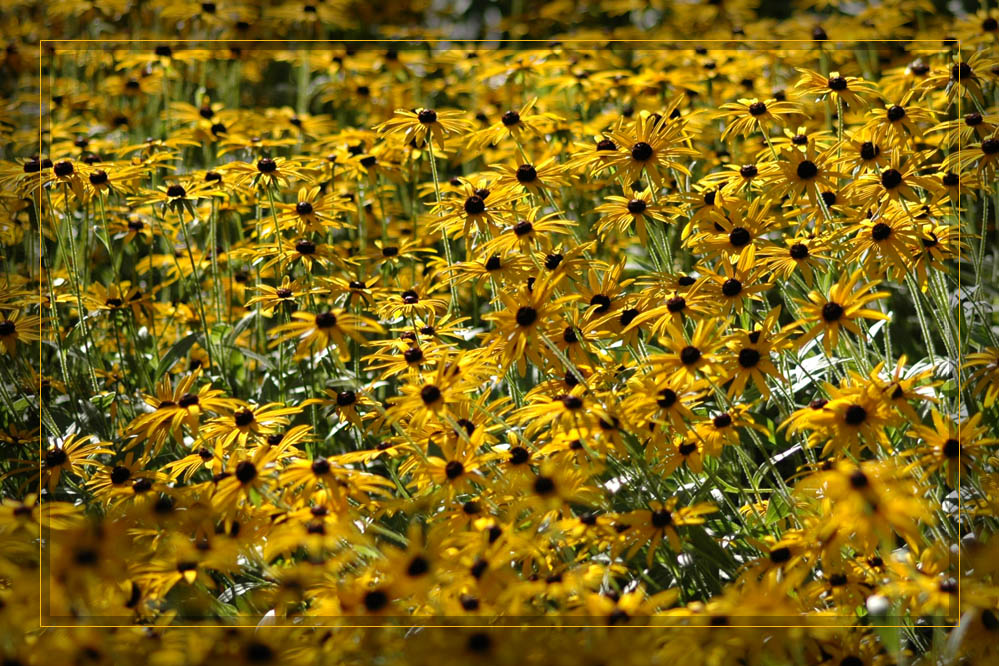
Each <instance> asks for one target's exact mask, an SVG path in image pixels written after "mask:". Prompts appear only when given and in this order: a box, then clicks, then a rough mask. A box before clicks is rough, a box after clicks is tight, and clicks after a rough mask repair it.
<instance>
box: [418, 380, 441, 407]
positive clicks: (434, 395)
mask: <svg viewBox="0 0 999 666" xmlns="http://www.w3.org/2000/svg"><path fill="white" fill-rule="evenodd" d="M420 399H421V400H423V404H425V405H432V404H434V403H435V402H437V401H438V400H440V399H441V390H440V389H439V388H437V387H436V386H434V385H433V384H427V385H426V386H424V387H423V388H422V389H420Z"/></svg>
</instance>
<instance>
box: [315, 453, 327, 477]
mask: <svg viewBox="0 0 999 666" xmlns="http://www.w3.org/2000/svg"><path fill="white" fill-rule="evenodd" d="M329 472H330V461H329V460H327V459H326V458H323V457H322V456H320V457H319V458H316V459H315V460H313V461H312V473H313V474H315V475H316V476H322V475H323V474H329Z"/></svg>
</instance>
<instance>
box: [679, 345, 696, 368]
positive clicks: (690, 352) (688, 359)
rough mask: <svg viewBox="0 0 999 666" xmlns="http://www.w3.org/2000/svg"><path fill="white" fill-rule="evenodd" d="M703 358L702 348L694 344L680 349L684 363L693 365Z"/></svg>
mask: <svg viewBox="0 0 999 666" xmlns="http://www.w3.org/2000/svg"><path fill="white" fill-rule="evenodd" d="M700 360H701V350H700V349H698V348H697V347H694V346H693V345H687V346H686V347H684V348H683V349H681V350H680V362H681V363H683V364H684V365H693V364H695V363H697V362H698V361H700Z"/></svg>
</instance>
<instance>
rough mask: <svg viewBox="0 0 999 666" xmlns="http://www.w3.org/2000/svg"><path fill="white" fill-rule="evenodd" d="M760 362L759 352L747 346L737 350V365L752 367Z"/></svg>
mask: <svg viewBox="0 0 999 666" xmlns="http://www.w3.org/2000/svg"><path fill="white" fill-rule="evenodd" d="M759 362H760V352H758V351H756V350H755V349H752V348H750V347H747V348H745V349H741V350H739V365H741V366H742V367H744V368H754V367H756V364H758V363H759Z"/></svg>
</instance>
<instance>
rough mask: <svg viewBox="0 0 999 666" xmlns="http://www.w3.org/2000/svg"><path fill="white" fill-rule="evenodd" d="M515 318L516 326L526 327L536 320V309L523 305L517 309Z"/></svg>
mask: <svg viewBox="0 0 999 666" xmlns="http://www.w3.org/2000/svg"><path fill="white" fill-rule="evenodd" d="M516 319H517V325H518V326H521V327H523V328H527V327H528V326H531V325H532V324H534V322H536V321H537V320H538V311H537V310H535V309H534V308H532V307H530V306H524V307H522V308H520V309H519V310H517V315H516Z"/></svg>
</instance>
